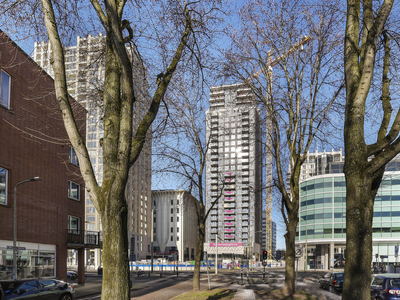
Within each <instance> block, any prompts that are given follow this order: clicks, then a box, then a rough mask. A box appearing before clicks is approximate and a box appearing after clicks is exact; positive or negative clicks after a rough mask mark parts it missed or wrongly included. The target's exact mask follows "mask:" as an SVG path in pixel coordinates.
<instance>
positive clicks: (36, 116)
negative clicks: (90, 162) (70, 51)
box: [0, 31, 87, 282]
mask: <svg viewBox="0 0 400 300" xmlns="http://www.w3.org/2000/svg"><path fill="white" fill-rule="evenodd" d="M0 70H1V77H0V136H1V139H0V145H1V147H0V228H1V230H0V280H2V279H7V278H11V276H12V271H13V269H12V266H13V250H12V245H13V227H14V226H13V222H14V217H13V216H14V188H15V187H16V185H17V184H19V183H21V182H22V181H24V180H28V179H30V178H33V177H36V176H37V177H40V178H43V180H41V181H32V182H25V183H23V184H20V185H18V188H17V205H16V208H17V210H16V213H17V246H18V247H20V248H19V250H18V256H17V269H18V278H30V277H54V276H57V277H59V278H61V279H66V277H67V257H68V254H67V253H68V249H75V251H73V252H74V253H77V254H78V260H79V261H80V262H82V263H79V267H78V270H79V271H80V272H79V273H80V274H79V276H80V278H79V282H82V281H83V280H84V272H83V270H84V264H83V260H84V247H85V244H86V243H87V236H85V235H84V234H83V233H82V231H81V229H84V221H85V219H84V218H85V203H84V199H85V189H84V183H83V180H82V178H81V175H80V172H79V168H78V167H77V164H78V162H77V159H76V156H75V155H74V154H75V153H74V151H73V149H72V148H71V147H70V145H69V141H68V139H67V134H66V132H65V129H64V125H63V122H62V119H61V113H60V111H59V109H58V106H57V102H56V98H55V92H54V82H53V79H52V78H51V77H50V76H48V75H47V73H45V72H44V71H43V70H42V69H41V68H40V67H39V66H38V65H37V64H36V63H35V62H34V61H33V60H32V59H31V58H30V57H29V56H28V55H27V54H26V53H25V52H24V51H22V50H21V49H20V48H19V47H18V46H17V45H16V44H15V43H14V42H13V41H11V40H10V39H9V37H8V36H7V35H6V34H5V33H3V32H2V31H0ZM72 105H73V109H74V111H75V115H76V120H77V123H78V124H79V127H80V129H81V135H82V137H85V119H86V110H85V109H84V108H83V107H82V106H80V105H79V104H77V103H76V102H75V101H73V103H72ZM69 251H70V252H71V250H69Z"/></svg>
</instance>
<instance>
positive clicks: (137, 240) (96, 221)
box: [33, 34, 151, 267]
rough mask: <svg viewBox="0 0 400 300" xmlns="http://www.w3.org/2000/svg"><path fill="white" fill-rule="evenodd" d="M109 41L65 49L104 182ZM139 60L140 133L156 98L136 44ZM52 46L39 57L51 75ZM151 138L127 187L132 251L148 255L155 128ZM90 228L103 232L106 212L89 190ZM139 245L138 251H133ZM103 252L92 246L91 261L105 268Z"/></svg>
mask: <svg viewBox="0 0 400 300" xmlns="http://www.w3.org/2000/svg"><path fill="white" fill-rule="evenodd" d="M105 39H106V37H105V36H104V35H102V34H100V35H98V36H91V35H88V36H87V37H79V36H78V37H77V41H76V46H70V47H65V48H64V53H65V66H66V75H67V85H68V92H69V93H70V94H71V95H72V96H73V97H75V98H76V99H77V100H78V101H79V103H81V104H82V105H83V106H85V107H86V109H87V111H88V114H87V130H86V132H87V138H86V141H87V143H86V145H87V148H88V151H89V155H90V160H91V162H92V165H93V169H94V171H95V174H96V178H97V181H98V182H99V184H100V185H101V183H102V181H103V150H102V147H101V145H100V139H101V138H102V137H103V136H104V128H103V122H102V118H103V115H104V111H103V107H102V105H101V103H102V101H101V99H100V96H99V91H102V90H103V84H104V76H105V56H104V50H105ZM127 50H128V51H129V54H130V56H131V58H132V61H133V68H134V70H133V71H134V73H135V74H137V76H135V77H134V78H135V82H134V84H135V87H136V90H135V96H136V100H137V101H136V103H135V104H134V109H135V112H136V114H135V115H134V119H133V124H134V128H133V129H134V131H135V130H136V128H137V126H138V125H139V120H140V118H141V116H143V115H144V114H145V113H146V111H147V109H148V107H149V105H150V102H151V98H150V96H149V94H148V85H147V80H146V78H147V77H146V70H144V69H143V68H142V66H141V64H140V63H135V61H137V53H136V52H135V50H133V49H132V48H129V49H127ZM51 55H52V54H51V48H50V44H49V43H44V42H41V43H35V50H34V55H33V58H34V59H35V61H36V62H37V63H38V64H39V65H41V66H42V67H43V68H44V69H45V70H46V71H47V72H48V73H49V74H50V75H52V76H53V74H54V71H53V69H52V66H51V63H50V59H51ZM149 132H150V133H149V139H148V141H146V143H145V145H144V147H143V149H142V152H141V154H140V156H139V158H138V159H137V161H136V163H135V164H134V165H133V166H132V168H131V169H130V171H129V179H128V182H127V185H126V190H125V195H126V200H127V202H128V209H129V213H128V218H129V219H128V239H129V241H130V243H129V248H130V254H133V252H135V253H136V255H138V256H139V258H141V259H144V258H146V255H147V254H149V253H148V249H149V247H150V224H151V222H150V211H151V204H150V198H151V138H150V137H151V129H150V130H149ZM85 227H86V229H87V230H92V231H98V232H100V231H102V226H101V219H100V215H99V214H98V213H97V211H96V210H95V207H94V206H93V203H92V202H91V201H90V199H89V195H88V194H86V223H85ZM133 248H135V251H132V250H133ZM100 258H101V254H100V251H94V250H93V249H88V251H87V253H86V260H85V261H86V262H87V261H89V264H90V265H94V266H96V267H97V266H99V265H100V264H101V261H100Z"/></svg>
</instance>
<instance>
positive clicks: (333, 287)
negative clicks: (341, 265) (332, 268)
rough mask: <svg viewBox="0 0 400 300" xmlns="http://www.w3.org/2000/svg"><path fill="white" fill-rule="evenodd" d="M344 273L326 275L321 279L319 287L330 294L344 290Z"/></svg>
mask: <svg viewBox="0 0 400 300" xmlns="http://www.w3.org/2000/svg"><path fill="white" fill-rule="evenodd" d="M343 277H344V273H343V272H330V273H326V274H325V275H324V277H321V278H320V279H319V280H318V282H319V287H320V288H323V289H328V290H329V291H330V292H332V293H335V292H337V291H341V290H342V289H343Z"/></svg>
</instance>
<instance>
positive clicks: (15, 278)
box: [13, 177, 43, 280]
mask: <svg viewBox="0 0 400 300" xmlns="http://www.w3.org/2000/svg"><path fill="white" fill-rule="evenodd" d="M40 180H43V178H40V177H32V178H30V179H27V180H24V181H21V182H19V183H17V184H16V185H15V187H14V235H13V280H17V251H18V248H17V187H18V186H19V185H21V184H23V183H26V182H30V181H40Z"/></svg>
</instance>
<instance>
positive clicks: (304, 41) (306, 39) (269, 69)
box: [247, 36, 312, 80]
mask: <svg viewBox="0 0 400 300" xmlns="http://www.w3.org/2000/svg"><path fill="white" fill-rule="evenodd" d="M311 40H312V37H311V36H304V37H303V38H302V39H301V41H300V42H298V43H297V44H295V45H293V46H292V47H291V48H290V49H289V50H288V51H287V52H286V53H284V54H282V55H281V56H279V57H277V58H275V59H274V60H273V61H271V58H272V54H271V51H269V52H268V59H267V65H266V66H265V67H263V68H261V69H260V70H259V71H257V72H256V73H254V74H253V75H251V76H250V77H249V78H248V79H247V80H251V79H253V78H257V77H258V76H260V74H261V73H262V72H264V71H267V72H268V73H270V72H272V67H274V66H276V65H277V64H278V63H279V62H280V61H282V60H283V59H285V58H286V57H288V56H289V55H290V54H292V53H294V52H295V51H296V50H298V49H299V48H300V50H303V46H304V45H305V44H307V43H309V42H310V41H311Z"/></svg>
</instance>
